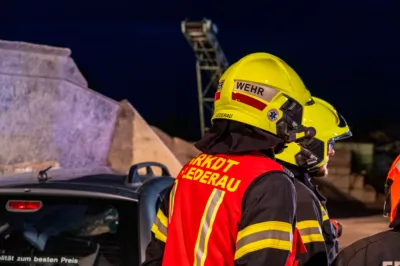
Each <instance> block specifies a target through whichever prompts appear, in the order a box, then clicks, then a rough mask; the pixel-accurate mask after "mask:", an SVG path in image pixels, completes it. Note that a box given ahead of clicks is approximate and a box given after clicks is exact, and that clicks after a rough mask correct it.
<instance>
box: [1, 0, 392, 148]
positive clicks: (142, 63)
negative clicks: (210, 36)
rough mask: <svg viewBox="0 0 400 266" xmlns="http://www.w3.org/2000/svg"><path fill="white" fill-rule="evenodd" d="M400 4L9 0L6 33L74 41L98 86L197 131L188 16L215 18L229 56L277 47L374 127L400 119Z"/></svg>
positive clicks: (175, 128) (311, 82)
mask: <svg viewBox="0 0 400 266" xmlns="http://www.w3.org/2000/svg"><path fill="white" fill-rule="evenodd" d="M393 2H394V1H393ZM398 10H399V4H397V5H394V4H392V2H389V1H387V0H374V1H371V0H364V1H361V0H354V1H350V0H346V1H345V0H341V1H340V0H339V1H261V0H260V1H240V2H239V1H237V2H232V1H230V2H229V1H224V2H222V1H216V0H214V1H211V0H206V1H203V2H200V1H196V2H194V1H183V0H180V1H178V0H177V1H165V0H164V1H161V0H153V1H133V0H132V1H120V0H115V1H106V2H103V1H92V0H81V1H64V3H63V2H62V1H47V0H42V1H39V0H38V1H22V0H3V1H2V4H1V8H0V38H1V39H7V40H18V41H28V42H35V43H42V44H49V45H57V46H64V47H70V48H71V49H72V56H73V58H74V59H75V61H76V62H77V64H78V66H79V67H80V68H81V70H82V72H83V73H84V74H85V76H86V78H87V79H88V81H89V85H90V87H91V88H92V89H95V90H97V91H99V92H101V93H103V94H105V95H107V96H109V97H112V98H114V99H116V100H121V99H124V98H127V99H128V100H129V101H130V102H132V103H133V105H134V106H135V107H136V108H137V109H138V111H139V112H140V113H141V114H142V115H143V116H144V117H145V118H146V119H147V120H148V122H149V123H151V124H154V125H157V126H159V127H161V128H162V129H164V130H166V131H167V132H169V133H172V134H173V135H178V136H180V137H183V138H186V139H191V140H194V139H196V138H197V137H198V136H199V127H198V124H199V122H198V113H197V98H196V97H197V91H196V80H195V57H194V54H193V52H192V50H191V48H190V46H189V45H188V43H187V42H186V40H185V39H184V37H183V36H182V33H181V30H180V21H181V20H182V19H185V18H190V19H201V18H203V17H207V18H210V19H212V20H213V21H214V22H215V23H216V24H217V26H218V28H219V34H218V39H219V42H220V43H221V45H222V48H223V50H224V52H225V54H226V56H227V58H228V60H229V62H234V61H236V60H238V59H239V58H240V57H242V56H244V55H246V54H248V53H251V52H259V51H265V52H270V53H274V54H276V55H278V56H279V57H281V58H282V59H284V60H285V61H287V62H288V63H289V64H290V65H291V66H292V67H293V68H294V69H295V70H296V71H297V72H298V73H299V74H300V76H301V77H302V78H303V80H304V82H305V83H306V85H307V87H308V88H309V89H310V90H311V91H312V93H313V94H314V95H316V96H318V97H321V98H324V99H326V100H328V101H330V102H331V103H332V104H334V106H335V107H336V108H337V109H338V110H339V111H340V112H341V113H343V115H344V116H345V117H346V118H347V120H348V122H349V123H350V124H351V125H354V126H357V127H359V128H360V127H362V128H363V129H365V130H366V131H367V130H371V129H374V128H378V127H380V126H381V125H382V124H385V123H386V124H389V123H392V124H393V123H395V124H396V123H399V124H400V122H398V121H399V119H398V113H399V112H398V110H399V107H400V106H399V104H398V103H399V99H400V92H399V79H400V39H399V36H398V35H399V28H400V19H399V18H397V17H399V11H398Z"/></svg>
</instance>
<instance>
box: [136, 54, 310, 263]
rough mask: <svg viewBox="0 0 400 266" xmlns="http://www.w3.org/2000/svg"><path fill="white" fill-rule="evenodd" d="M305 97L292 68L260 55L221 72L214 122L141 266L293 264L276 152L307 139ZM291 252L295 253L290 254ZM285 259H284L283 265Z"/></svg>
mask: <svg viewBox="0 0 400 266" xmlns="http://www.w3.org/2000/svg"><path fill="white" fill-rule="evenodd" d="M310 100H311V95H310V93H309V91H308V90H307V89H306V88H305V86H304V84H303V82H302V80H301V79H300V77H299V76H298V75H297V74H296V72H295V71H294V70H293V69H292V68H291V67H290V66H288V65H287V64H286V63H285V62H284V61H282V60H281V59H279V58H278V57H276V56H273V55H271V54H267V53H254V54H250V55H248V56H245V57H244V58H242V59H241V60H239V61H238V62H236V63H235V64H233V65H232V66H230V67H229V68H228V70H226V71H225V73H224V74H223V75H222V77H221V79H220V83H219V88H218V91H217V92H216V94H215V102H214V114H213V117H212V121H213V125H212V127H211V129H210V130H209V131H208V132H207V133H206V134H205V136H204V137H203V138H202V139H201V140H200V141H199V142H198V143H196V147H197V148H198V149H199V150H200V151H202V153H201V154H200V155H198V156H197V157H196V158H193V159H192V160H191V161H190V162H188V163H187V164H186V165H185V166H184V167H183V169H182V170H181V172H180V173H179V175H178V176H177V178H176V181H175V183H174V185H173V186H172V188H171V189H170V192H169V193H168V195H169V196H168V197H167V198H166V199H164V200H163V201H162V203H161V207H160V209H159V210H158V213H157V216H156V220H155V222H154V225H153V227H152V232H153V236H154V237H153V239H152V241H151V243H150V244H149V246H148V248H147V251H146V260H145V262H144V263H143V264H142V265H144V266H145V265H146V266H147V265H163V266H192V265H194V266H220V265H221V266H222V265H225V266H234V265H235V266H239V265H241V266H245V265H253V266H256V265H273V266H284V265H294V264H293V262H291V261H290V260H291V259H290V258H293V257H294V256H293V255H292V256H291V257H290V258H289V254H291V251H292V248H293V249H297V250H298V249H299V248H301V245H299V246H298V245H294V246H293V247H292V245H293V239H299V238H300V237H299V236H298V237H297V235H296V234H293V231H294V225H295V207H296V198H295V188H294V185H293V176H292V174H291V173H290V172H289V171H286V170H285V168H283V167H282V166H281V165H280V164H278V163H277V162H275V160H274V159H273V157H274V150H275V149H280V148H281V147H283V146H284V144H285V142H286V143H289V142H292V141H294V140H296V139H297V138H300V137H303V136H307V135H309V134H310V132H313V130H312V129H309V128H305V127H303V126H301V122H302V113H303V111H302V110H303V107H304V106H305V105H306V104H307V103H308V102H309V101H310ZM292 254H293V253H292ZM288 261H289V262H288Z"/></svg>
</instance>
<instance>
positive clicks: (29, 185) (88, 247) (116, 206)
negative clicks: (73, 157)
mask: <svg viewBox="0 0 400 266" xmlns="http://www.w3.org/2000/svg"><path fill="white" fill-rule="evenodd" d="M154 166H157V167H160V168H161V169H162V174H161V176H154V174H153V172H152V168H151V167H154ZM141 168H145V169H146V170H147V172H146V173H145V174H139V170H140V169H141ZM173 181H174V179H173V178H172V177H171V176H170V174H169V172H168V169H167V168H166V167H165V166H163V165H161V164H157V163H142V164H139V165H134V166H132V167H131V169H130V171H129V174H128V175H121V174H117V173H114V172H113V171H111V170H110V169H109V168H106V167H102V168H97V169H54V170H52V169H46V171H42V172H40V173H33V172H32V173H22V174H14V175H10V176H4V177H2V178H1V180H0V206H1V207H0V266H2V265H29V266H30V265H46V266H47V265H82V266H89V265H99V266H109V265H110V266H111V265H112V266H117V265H120V266H128V265H130V266H135V265H140V263H141V262H142V261H143V260H144V253H145V248H146V246H147V244H148V243H149V241H150V237H151V226H152V223H153V220H154V218H155V215H156V210H157V206H158V203H159V201H160V200H161V198H162V197H163V196H164V195H163V193H164V194H165V193H166V191H167V190H166V189H167V188H168V187H169V186H170V185H171V184H172V183H173Z"/></svg>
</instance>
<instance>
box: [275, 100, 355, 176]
mask: <svg viewBox="0 0 400 266" xmlns="http://www.w3.org/2000/svg"><path fill="white" fill-rule="evenodd" d="M313 101H314V104H309V105H307V106H305V107H304V115H303V123H302V124H303V126H305V127H313V128H314V129H315V130H316V132H315V136H314V137H313V138H311V139H307V138H303V139H299V140H298V141H296V142H297V143H289V144H288V145H287V147H286V148H285V149H284V150H283V151H282V152H281V153H279V154H276V158H277V159H279V160H281V161H284V162H287V163H289V164H292V165H297V166H300V167H304V168H307V169H308V170H309V171H314V170H317V169H318V168H319V167H320V166H322V165H323V164H325V163H326V161H327V155H328V151H329V149H330V146H331V145H333V143H334V142H335V141H337V140H341V139H345V138H349V137H351V136H352V133H351V131H350V128H349V126H348V125H347V123H346V121H345V120H344V118H343V116H341V115H340V114H339V113H338V112H337V111H336V110H335V108H334V107H333V106H332V105H330V104H329V103H327V102H326V101H324V100H322V99H319V98H317V97H313Z"/></svg>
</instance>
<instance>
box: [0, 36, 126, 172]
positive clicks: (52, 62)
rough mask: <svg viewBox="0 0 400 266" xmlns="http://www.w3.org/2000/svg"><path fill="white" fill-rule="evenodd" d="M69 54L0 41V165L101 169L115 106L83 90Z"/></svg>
mask: <svg viewBox="0 0 400 266" xmlns="http://www.w3.org/2000/svg"><path fill="white" fill-rule="evenodd" d="M70 53H71V52H70V50H69V49H64V48H57V47H50V46H43V45H34V44H27V43H20V42H7V41H0V147H2V148H1V149H0V164H16V163H22V162H32V161H35V162H42V161H57V162H59V164H60V167H63V168H75V167H88V166H95V165H97V166H98V165H105V164H106V158H107V153H108V149H109V146H110V142H111V137H112V133H113V131H114V125H115V120H116V117H117V112H118V109H119V105H118V103H117V102H115V101H113V100H112V99H109V98H107V97H105V96H103V95H101V94H99V93H97V92H95V91H93V90H91V89H89V88H87V82H86V80H85V79H84V78H83V76H82V74H81V73H80V71H79V69H78V68H77V67H76V65H75V63H74V61H73V60H72V59H71V58H70V57H69V55H70Z"/></svg>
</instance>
